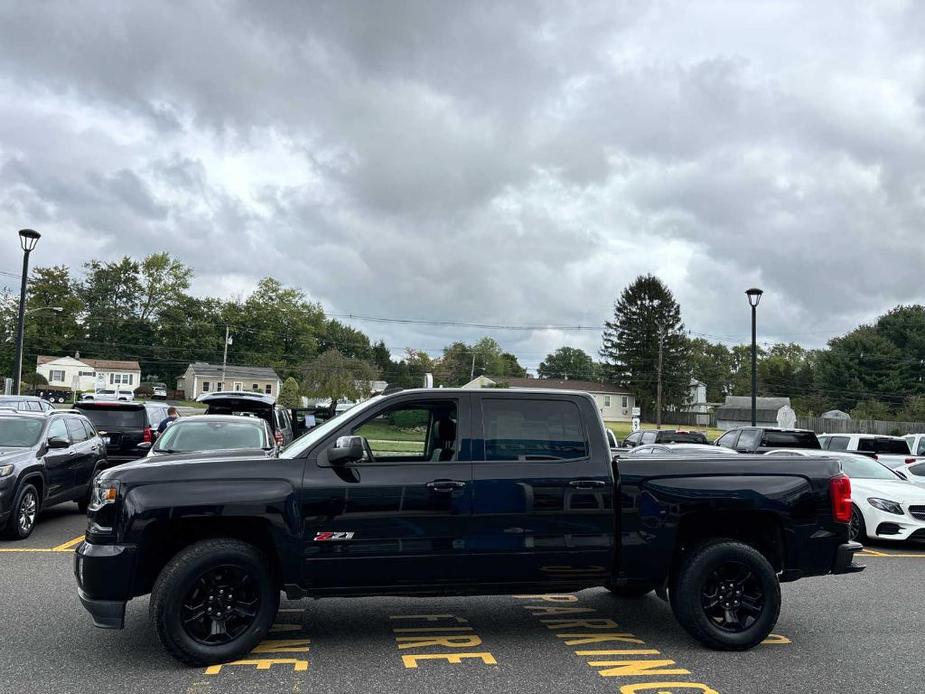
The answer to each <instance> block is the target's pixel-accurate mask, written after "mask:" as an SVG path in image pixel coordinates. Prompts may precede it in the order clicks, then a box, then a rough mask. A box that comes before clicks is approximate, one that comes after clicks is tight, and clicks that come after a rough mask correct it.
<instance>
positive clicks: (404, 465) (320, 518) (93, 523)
mask: <svg viewBox="0 0 925 694" xmlns="http://www.w3.org/2000/svg"><path fill="white" fill-rule="evenodd" d="M409 423H413V427H410V428H409V426H408V425H409ZM409 432H413V436H411V437H410V438H409ZM411 439H413V440H411ZM247 462H248V461H246V460H242V459H240V458H238V459H234V460H227V459H222V458H212V459H209V458H200V459H173V460H170V459H168V460H166V461H164V462H159V463H158V464H156V465H152V464H148V463H147V462H145V461H137V462H134V463H128V464H126V465H121V466H119V467H117V468H115V469H112V470H109V471H107V472H104V473H103V474H102V475H101V476H100V478H98V480H97V482H96V484H95V486H94V492H93V503H92V504H91V506H90V511H89V519H88V520H89V523H88V530H87V536H86V541H85V542H83V543H81V544H80V545H78V547H77V550H76V560H75V571H74V575H75V577H76V579H77V583H78V596H79V599H80V601H81V603H82V604H83V605H84V607H85V608H86V609H87V610H88V611H89V612H90V614H91V616H92V617H93V621H94V623H95V624H96V625H97V626H99V627H103V628H110V629H118V628H122V626H123V625H124V618H125V606H126V603H127V602H128V601H129V600H130V599H132V598H134V597H137V596H141V595H145V594H147V593H151V599H150V615H151V618H152V621H153V625H154V628H155V632H156V633H157V635H158V637H159V638H160V639H161V642H162V643H163V645H164V646H165V648H166V649H167V651H168V652H169V653H170V654H171V655H173V656H174V657H176V658H177V659H179V660H180V661H182V662H184V663H187V664H190V665H202V664H205V663H215V662H228V661H230V660H235V659H236V658H240V657H242V656H244V655H245V654H247V653H250V652H251V651H252V650H253V649H254V647H255V646H256V645H257V644H258V643H259V642H260V641H261V640H263V639H264V638H265V637H266V635H267V633H268V632H269V630H270V627H271V626H272V624H273V621H274V619H275V618H276V613H277V609H278V606H279V600H280V591H285V592H286V595H287V596H288V598H289V599H298V598H303V597H323V596H329V597H333V596H342V597H343V596H370V595H407V596H427V595H430V596H433V595H437V596H443V595H466V594H481V593H490V594H496V593H498V592H499V591H505V592H507V591H509V592H511V593H523V592H529V593H543V592H546V591H555V592H570V591H575V590H582V589H584V588H591V587H595V586H603V587H606V588H608V589H609V590H610V591H612V592H613V593H614V594H615V595H616V596H618V597H628V596H638V595H643V594H645V593H647V592H650V591H652V590H656V591H657V593H658V594H659V595H660V596H661V597H663V598H665V597H667V595H668V594H669V593H670V595H671V604H672V607H673V612H674V614H675V615H676V617H677V618H678V620H679V622H680V624H681V625H682V626H683V627H684V628H685V629H687V630H688V632H689V633H690V634H691V635H692V636H693V637H694V638H697V639H699V640H700V641H701V642H702V643H703V644H705V645H706V646H708V647H711V648H716V649H724V650H743V649H747V648H751V647H753V646H755V645H757V644H759V643H761V641H762V640H764V638H765V637H766V636H767V635H768V633H769V632H770V630H771V629H772V628H773V627H774V625H775V623H776V621H777V616H778V614H779V610H780V600H781V593H780V586H779V582H780V581H793V580H797V579H800V578H803V577H807V576H819V575H825V574H831V573H836V574H841V573H851V572H856V571H861V570H863V568H864V567H863V566H859V565H857V564H854V563H853V556H854V553H855V552H857V551H859V550H860V549H861V545H860V544H858V543H856V542H850V541H849V539H848V532H849V528H848V524H849V521H850V518H851V488H850V487H851V482H850V480H849V479H848V478H847V477H845V476H844V475H842V474H841V473H840V470H839V464H838V462H837V461H835V460H831V459H829V458H823V457H819V458H806V459H800V460H795V459H793V458H775V457H766V458H759V457H756V456H731V455H725V454H722V453H719V452H716V453H715V454H714V455H713V456H711V457H708V458H700V457H698V458H693V457H691V458H685V457H683V456H677V457H675V458H661V459H655V458H649V459H642V458H639V459H633V458H627V459H624V460H620V461H618V462H617V463H614V462H613V461H612V459H611V455H610V447H609V445H608V442H607V437H606V434H605V432H604V427H603V423H602V421H601V417H600V413H599V412H598V409H597V405H596V403H595V401H594V399H593V398H592V397H591V396H590V395H588V394H582V393H575V392H564V391H555V390H548V391H547V390H537V391H517V390H496V389H491V390H489V389H486V390H464V389H450V388H440V389H427V390H411V391H405V392H400V393H395V394H391V395H383V396H377V397H374V398H371V399H369V400H367V401H365V402H362V403H360V404H358V405H356V407H354V408H353V409H351V410H350V411H349V412H346V413H344V414H342V415H340V416H338V417H336V418H334V419H331V420H329V421H327V422H325V423H324V424H321V425H319V426H317V427H315V428H314V429H312V430H311V431H309V432H308V433H307V434H305V435H304V436H302V437H300V438H299V439H297V440H296V441H294V442H293V443H291V444H290V445H289V446H287V447H286V448H285V449H283V451H281V453H280V457H279V458H269V459H267V458H263V457H260V458H255V459H254V461H253V463H254V464H247ZM640 538H642V539H643V540H644V541H640ZM550 567H552V568H550ZM724 577H728V578H724ZM705 597H706V598H711V599H705Z"/></svg>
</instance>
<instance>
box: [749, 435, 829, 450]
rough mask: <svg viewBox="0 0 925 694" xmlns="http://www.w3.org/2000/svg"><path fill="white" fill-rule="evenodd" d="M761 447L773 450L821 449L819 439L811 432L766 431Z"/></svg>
mask: <svg viewBox="0 0 925 694" xmlns="http://www.w3.org/2000/svg"><path fill="white" fill-rule="evenodd" d="M761 445H762V446H768V447H773V448H813V449H818V448H821V446H820V445H819V439H817V438H816V435H815V434H814V433H813V432H811V431H766V432H764V437H763V438H762V440H761Z"/></svg>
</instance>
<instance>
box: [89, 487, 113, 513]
mask: <svg viewBox="0 0 925 694" xmlns="http://www.w3.org/2000/svg"><path fill="white" fill-rule="evenodd" d="M119 488H120V485H119V482H118V481H117V480H95V481H94V482H93V493H92V494H91V495H90V510H91V511H99V510H100V509H101V508H103V507H104V506H106V505H108V504H114V503H116V500H117V499H118V498H119Z"/></svg>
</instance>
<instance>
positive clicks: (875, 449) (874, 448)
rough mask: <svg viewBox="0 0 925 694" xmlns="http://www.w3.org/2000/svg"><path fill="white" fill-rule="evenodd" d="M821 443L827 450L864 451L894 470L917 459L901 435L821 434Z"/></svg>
mask: <svg viewBox="0 0 925 694" xmlns="http://www.w3.org/2000/svg"><path fill="white" fill-rule="evenodd" d="M819 443H820V445H821V446H822V448H823V449H824V450H827V451H848V452H849V453H864V454H866V455H869V456H871V457H872V458H874V459H875V460H879V461H880V462H881V463H883V464H884V465H886V466H887V467H890V468H893V469H894V470H896V469H898V468H902V467H904V466H906V465H908V464H909V463H914V462H916V460H917V458H915V457H913V455H912V451H911V450H909V443H908V442H907V441H906V439H904V438H902V437H901V436H880V435H878V434H820V436H819Z"/></svg>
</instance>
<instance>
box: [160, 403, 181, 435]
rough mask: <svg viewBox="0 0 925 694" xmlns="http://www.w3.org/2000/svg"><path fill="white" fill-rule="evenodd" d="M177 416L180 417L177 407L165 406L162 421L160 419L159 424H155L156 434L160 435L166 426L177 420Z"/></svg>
mask: <svg viewBox="0 0 925 694" xmlns="http://www.w3.org/2000/svg"><path fill="white" fill-rule="evenodd" d="M179 418H180V413H179V412H177V408H176V407H168V408H167V416H166V417H165V418H164V421H162V422H161V423H160V424H158V426H157V435H158V436H160V435H161V434H163V433H164V430H165V429H167V427H169V426H170V425H171V424H173V423H174V422H175V421H177V420H178V419H179Z"/></svg>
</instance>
